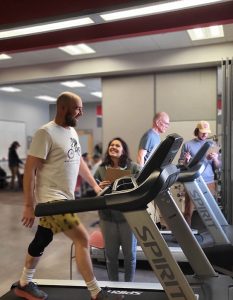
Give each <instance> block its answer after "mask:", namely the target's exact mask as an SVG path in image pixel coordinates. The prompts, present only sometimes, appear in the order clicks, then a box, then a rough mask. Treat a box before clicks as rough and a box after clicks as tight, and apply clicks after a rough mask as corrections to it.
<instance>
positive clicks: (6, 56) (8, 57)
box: [0, 53, 12, 60]
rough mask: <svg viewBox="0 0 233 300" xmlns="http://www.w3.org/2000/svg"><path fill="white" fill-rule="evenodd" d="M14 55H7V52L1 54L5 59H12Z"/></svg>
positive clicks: (1, 58)
mask: <svg viewBox="0 0 233 300" xmlns="http://www.w3.org/2000/svg"><path fill="white" fill-rule="evenodd" d="M11 58H12V57H11V56H10V55H7V54H4V53H2V54H0V60H3V59H11Z"/></svg>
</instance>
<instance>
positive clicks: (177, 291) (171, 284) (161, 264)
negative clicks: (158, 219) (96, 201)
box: [124, 210, 198, 300]
mask: <svg viewBox="0 0 233 300" xmlns="http://www.w3.org/2000/svg"><path fill="white" fill-rule="evenodd" d="M124 216H125V218H126V220H127V222H128V223H129V225H130V227H131V229H132V230H133V232H134V234H135V236H136V237H137V240H138V242H139V244H140V245H141V247H142V249H143V251H144V253H145V255H146V257H147V259H148V262H149V263H150V265H151V267H152V269H153V271H154V273H155V275H156V276H157V278H158V279H159V281H160V283H161V285H162V286H163V288H164V290H165V292H166V295H167V296H168V298H169V299H170V300H174V299H179V300H182V299H183V300H197V299H198V295H195V294H194V292H193V290H192V288H191V287H190V285H189V283H188V281H187V279H186V277H185V276H184V274H183V272H182V271H181V269H180V267H179V266H178V264H177V263H176V261H175V259H174V258H173V256H172V254H171V252H170V250H169V248H168V246H167V243H166V242H165V240H164V238H163V237H162V235H161V233H160V231H159V229H158V228H157V226H155V224H154V223H153V221H152V219H151V218H150V216H149V214H148V212H147V211H145V210H143V211H131V212H124Z"/></svg>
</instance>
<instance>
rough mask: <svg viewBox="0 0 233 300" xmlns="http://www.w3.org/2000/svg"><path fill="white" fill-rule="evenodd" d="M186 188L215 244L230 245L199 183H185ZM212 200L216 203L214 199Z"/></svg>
mask: <svg viewBox="0 0 233 300" xmlns="http://www.w3.org/2000/svg"><path fill="white" fill-rule="evenodd" d="M202 184H203V183H202ZM184 186H185V189H186V191H187V193H188V195H189V197H190V199H191V201H193V203H194V205H195V207H196V210H197V211H198V214H199V216H200V218H201V219H202V221H203V223H204V224H205V226H206V229H207V230H208V231H209V233H210V235H211V236H212V238H213V239H214V242H215V244H216V245H224V244H230V241H229V239H228V237H227V235H226V234H225V232H224V230H223V229H222V227H221V225H220V224H219V222H218V219H217V218H216V216H215V214H214V212H213V211H212V209H211V207H210V205H209V203H208V202H207V201H206V198H205V196H204V195H203V193H202V190H201V188H200V187H199V184H198V182H197V181H196V180H195V181H194V182H184ZM212 200H213V201H215V199H214V198H213V199H212Z"/></svg>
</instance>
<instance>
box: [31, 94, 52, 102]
mask: <svg viewBox="0 0 233 300" xmlns="http://www.w3.org/2000/svg"><path fill="white" fill-rule="evenodd" d="M35 98H36V99H39V100H44V101H49V102H55V101H56V100H57V99H56V98H54V97H50V96H47V95H41V96H36V97H35Z"/></svg>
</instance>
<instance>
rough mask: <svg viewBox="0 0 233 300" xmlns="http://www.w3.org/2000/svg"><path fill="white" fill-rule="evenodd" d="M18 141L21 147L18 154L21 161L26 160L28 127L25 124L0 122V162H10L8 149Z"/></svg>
mask: <svg viewBox="0 0 233 300" xmlns="http://www.w3.org/2000/svg"><path fill="white" fill-rule="evenodd" d="M14 141H18V142H19V144H20V147H19V148H18V149H17V153H18V155H19V157H20V158H21V159H24V158H26V155H27V143H26V125H25V123H24V122H15V121H5V120H0V160H1V161H2V160H3V161H4V160H8V149H9V147H10V145H11V144H12V143H13V142H14Z"/></svg>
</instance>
